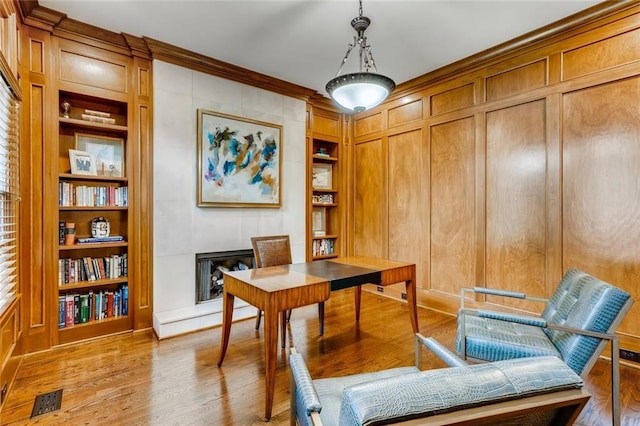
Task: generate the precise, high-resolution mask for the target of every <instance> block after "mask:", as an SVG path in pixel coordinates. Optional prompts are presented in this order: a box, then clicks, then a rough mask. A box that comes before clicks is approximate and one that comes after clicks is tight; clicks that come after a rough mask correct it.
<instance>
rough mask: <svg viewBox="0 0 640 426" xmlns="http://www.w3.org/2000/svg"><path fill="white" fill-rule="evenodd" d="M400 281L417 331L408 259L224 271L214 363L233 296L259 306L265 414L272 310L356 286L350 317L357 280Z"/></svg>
mask: <svg viewBox="0 0 640 426" xmlns="http://www.w3.org/2000/svg"><path fill="white" fill-rule="evenodd" d="M402 281H404V282H405V283H406V291H407V302H408V304H409V316H410V319H411V327H412V328H413V331H414V333H417V332H418V331H419V330H418V312H417V308H416V283H415V281H416V265H415V264H413V263H404V262H395V261H391V260H383V259H375V258H367V257H362V256H353V257H343V258H337V259H331V260H323V261H316V262H307V263H296V264H292V265H284V266H270V267H267V268H258V269H249V270H244V271H233V272H225V273H224V294H223V320H222V328H223V330H222V333H221V339H222V341H221V344H220V359H219V360H218V367H220V366H222V361H223V360H224V356H225V354H226V352H227V346H228V344H229V335H230V332H231V323H232V319H233V302H234V299H235V297H236V296H237V297H239V298H241V299H242V300H244V301H246V302H247V303H250V304H251V305H253V306H256V307H257V308H259V309H261V310H262V311H264V340H265V345H264V347H265V355H264V363H265V376H266V380H265V387H266V388H265V389H266V392H265V394H266V400H265V411H264V417H265V419H266V420H269V419H270V418H271V409H272V406H273V394H274V389H275V378H276V360H277V356H278V313H279V312H282V311H285V310H289V309H293V308H298V307H300V306H305V305H312V304H315V303H320V302H324V301H326V300H327V299H329V296H330V295H331V291H335V290H341V289H344V288H348V287H354V286H357V291H356V320H358V319H359V312H360V300H361V293H360V285H362V284H366V283H373V284H378V285H383V286H386V285H391V284H395V283H399V282H402Z"/></svg>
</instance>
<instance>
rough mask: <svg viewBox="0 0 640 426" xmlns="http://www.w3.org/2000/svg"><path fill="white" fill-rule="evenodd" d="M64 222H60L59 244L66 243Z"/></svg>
mask: <svg viewBox="0 0 640 426" xmlns="http://www.w3.org/2000/svg"><path fill="white" fill-rule="evenodd" d="M64 240H65V238H64V222H58V244H60V245H64Z"/></svg>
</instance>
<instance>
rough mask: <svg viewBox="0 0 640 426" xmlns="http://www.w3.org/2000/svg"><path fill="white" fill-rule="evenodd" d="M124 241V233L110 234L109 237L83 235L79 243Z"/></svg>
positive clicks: (78, 240)
mask: <svg viewBox="0 0 640 426" xmlns="http://www.w3.org/2000/svg"><path fill="white" fill-rule="evenodd" d="M117 241H124V237H123V236H122V235H110V236H108V237H83V238H78V239H77V241H76V242H77V243H78V244H95V243H109V242H117Z"/></svg>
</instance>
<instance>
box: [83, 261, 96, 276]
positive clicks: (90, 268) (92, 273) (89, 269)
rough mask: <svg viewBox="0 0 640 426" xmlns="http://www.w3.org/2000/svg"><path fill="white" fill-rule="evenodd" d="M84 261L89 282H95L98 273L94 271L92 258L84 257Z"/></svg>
mask: <svg viewBox="0 0 640 426" xmlns="http://www.w3.org/2000/svg"><path fill="white" fill-rule="evenodd" d="M82 261H83V263H84V268H85V271H86V273H87V281H95V280H96V273H95V271H94V270H93V261H92V259H91V258H90V257H83V258H82Z"/></svg>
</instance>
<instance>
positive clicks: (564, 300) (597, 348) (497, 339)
mask: <svg viewBox="0 0 640 426" xmlns="http://www.w3.org/2000/svg"><path fill="white" fill-rule="evenodd" d="M468 292H474V293H476V294H477V293H482V294H488V295H498V296H506V297H515V298H519V299H528V300H534V301H542V302H546V307H545V308H544V310H543V311H542V314H541V315H540V316H539V317H528V316H523V315H513V314H508V313H504V312H493V311H487V310H482V309H466V308H465V307H464V302H465V295H466V294H467V293H468ZM632 304H633V300H632V299H631V297H630V296H629V294H628V293H627V292H625V291H623V290H621V289H619V288H616V287H614V286H613V285H611V284H608V283H606V282H604V281H601V280H599V279H598V278H595V277H593V276H591V275H589V274H587V273H585V272H582V271H579V270H577V269H570V270H569V271H567V273H566V274H565V275H564V277H563V278H562V280H561V281H560V284H559V285H558V288H557V290H556V291H555V293H554V294H553V296H552V297H551V298H550V299H548V300H547V299H541V298H533V297H528V296H527V295H525V294H523V293H515V292H509V291H501V290H490V289H486V288H479V287H475V288H473V289H463V290H462V294H461V309H460V312H459V314H458V332H457V342H456V343H457V352H458V354H459V355H460V356H462V357H463V358H464V359H470V360H482V361H490V362H493V361H498V360H507V359H513V358H522V357H532V356H544V355H552V356H556V357H558V358H561V359H562V360H563V361H564V362H565V363H566V364H567V365H568V366H569V367H570V368H571V369H572V370H573V371H574V372H576V373H577V374H579V375H580V376H581V377H582V378H585V377H586V376H587V374H588V373H589V371H590V370H591V368H592V367H593V365H594V364H595V362H596V361H597V359H598V357H599V356H600V355H601V353H602V351H603V350H604V348H605V347H606V345H607V343H611V378H612V380H611V382H612V415H613V423H614V425H618V424H620V373H619V365H618V364H619V363H618V361H619V347H618V338H617V336H616V335H615V334H614V333H615V330H616V328H617V327H618V326H619V325H620V323H621V322H622V319H623V318H624V316H625V315H626V314H627V312H628V311H629V309H630V308H631V305H632Z"/></svg>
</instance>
